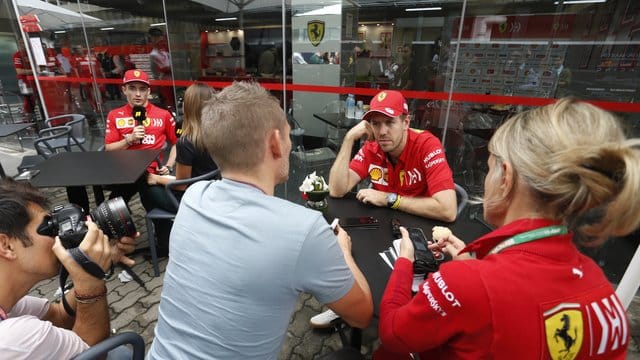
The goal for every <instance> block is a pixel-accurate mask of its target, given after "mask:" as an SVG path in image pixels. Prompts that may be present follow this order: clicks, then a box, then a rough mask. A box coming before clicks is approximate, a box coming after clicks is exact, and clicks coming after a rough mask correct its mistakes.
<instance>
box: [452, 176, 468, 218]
mask: <svg viewBox="0 0 640 360" xmlns="http://www.w3.org/2000/svg"><path fill="white" fill-rule="evenodd" d="M454 186H455V189H456V195H457V198H458V216H459V215H460V214H461V213H462V211H463V210H464V208H465V207H467V204H468V203H469V194H467V190H465V189H464V188H463V187H462V186H460V185H458V184H454Z"/></svg>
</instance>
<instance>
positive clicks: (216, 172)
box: [165, 169, 220, 209]
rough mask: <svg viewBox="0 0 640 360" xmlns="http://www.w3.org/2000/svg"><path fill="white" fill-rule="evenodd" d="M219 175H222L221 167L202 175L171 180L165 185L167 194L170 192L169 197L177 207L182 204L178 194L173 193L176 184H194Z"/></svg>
mask: <svg viewBox="0 0 640 360" xmlns="http://www.w3.org/2000/svg"><path fill="white" fill-rule="evenodd" d="M219 175H220V169H215V170H213V171H209V172H208V173H206V174H202V175H200V176H196V177H192V178H189V179H181V180H174V181H171V182H170V183H168V184H167V185H165V189H166V190H167V194H169V199H170V200H171V202H172V203H173V205H175V207H176V209H177V208H178V207H179V206H180V202H179V201H178V199H177V198H176V195H175V194H174V193H173V190H174V189H175V188H176V186H180V185H191V184H193V183H195V182H198V181H201V180H212V179H215V178H217V177H218V176H219Z"/></svg>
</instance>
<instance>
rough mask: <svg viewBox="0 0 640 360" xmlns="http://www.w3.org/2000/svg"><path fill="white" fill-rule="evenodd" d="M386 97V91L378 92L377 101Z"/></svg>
mask: <svg viewBox="0 0 640 360" xmlns="http://www.w3.org/2000/svg"><path fill="white" fill-rule="evenodd" d="M386 97H387V93H386V92H384V91H383V92H381V93H380V94H378V101H382V100H384V98H386Z"/></svg>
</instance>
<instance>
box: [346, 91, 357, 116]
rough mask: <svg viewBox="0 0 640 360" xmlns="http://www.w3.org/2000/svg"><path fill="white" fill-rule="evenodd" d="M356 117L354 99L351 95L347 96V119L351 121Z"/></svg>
mask: <svg viewBox="0 0 640 360" xmlns="http://www.w3.org/2000/svg"><path fill="white" fill-rule="evenodd" d="M355 117H356V98H355V97H354V96H353V94H349V95H348V96H347V118H348V119H353V118H355Z"/></svg>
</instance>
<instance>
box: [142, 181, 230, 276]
mask: <svg viewBox="0 0 640 360" xmlns="http://www.w3.org/2000/svg"><path fill="white" fill-rule="evenodd" d="M219 174H220V170H218V169H216V170H213V171H210V172H208V173H206V174H202V175H200V176H196V177H193V178H189V179H182V180H174V181H171V182H170V183H168V184H166V185H165V190H166V191H167V194H168V195H169V200H171V202H172V203H173V204H174V205H175V208H176V209H177V208H178V207H179V206H180V201H178V199H177V198H176V195H175V194H174V192H173V190H174V189H176V187H178V186H183V185H187V186H188V185H191V184H193V183H195V182H198V181H201V180H212V179H216V178H218V177H219ZM175 217H176V213H175V212H172V211H167V210H164V209H159V208H155V209H151V210H150V211H148V212H147V216H146V223H147V239H148V241H149V251H150V252H151V262H152V263H153V272H154V275H155V276H160V268H159V266H158V254H157V253H156V234H155V229H154V226H153V220H173V219H174V218H175Z"/></svg>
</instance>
